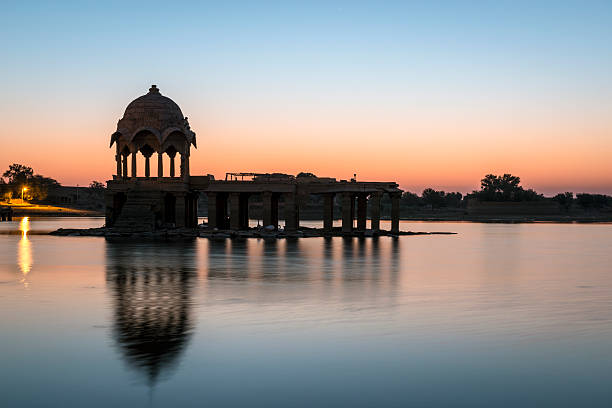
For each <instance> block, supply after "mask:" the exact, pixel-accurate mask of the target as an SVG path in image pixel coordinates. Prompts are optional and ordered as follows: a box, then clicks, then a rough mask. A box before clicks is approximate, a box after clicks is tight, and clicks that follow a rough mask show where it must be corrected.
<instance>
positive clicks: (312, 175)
mask: <svg viewBox="0 0 612 408" xmlns="http://www.w3.org/2000/svg"><path fill="white" fill-rule="evenodd" d="M296 177H297V178H300V177H317V176H315V175H314V174H313V173H308V172H305V171H303V172H301V173H298V175H297V176H296Z"/></svg>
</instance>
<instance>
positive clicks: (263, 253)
mask: <svg viewBox="0 0 612 408" xmlns="http://www.w3.org/2000/svg"><path fill="white" fill-rule="evenodd" d="M102 222H103V220H101V219H66V218H64V219H41V220H34V219H25V220H16V221H14V222H11V223H8V222H2V223H0V330H1V332H0V390H1V392H0V406H2V407H11V408H12V407H72V406H74V407H121V406H129V407H141V406H154V407H174V406H176V407H179V406H181V407H182V406H185V407H189V406H198V407H199V406H212V407H245V406H248V407H339V406H349V407H408V406H414V407H586V406H588V407H610V406H612V386H611V382H612V265H611V261H612V255H611V247H612V225H610V224H588V225H587V224H476V223H414V222H403V223H402V224H401V228H402V229H403V230H413V231H453V232H457V233H458V234H457V235H431V236H403V237H401V238H399V239H392V238H388V237H385V238H380V239H378V240H373V239H365V240H359V239H348V240H347V239H342V238H333V239H323V238H307V239H300V240H296V241H287V240H279V241H264V240H248V241H230V240H226V241H209V240H206V239H197V240H195V241H191V242H181V243H154V242H135V241H129V240H128V241H123V242H108V241H106V240H104V239H103V238H94V237H91V238H89V237H53V236H47V235H39V234H38V233H39V232H44V231H49V230H53V229H55V228H58V227H60V226H63V227H90V226H99V225H101V224H102ZM26 230H27V231H28V232H27V233H25V231H26Z"/></svg>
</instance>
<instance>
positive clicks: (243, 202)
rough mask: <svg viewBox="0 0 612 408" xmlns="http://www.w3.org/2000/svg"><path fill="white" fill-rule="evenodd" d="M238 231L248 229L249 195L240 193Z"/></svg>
mask: <svg viewBox="0 0 612 408" xmlns="http://www.w3.org/2000/svg"><path fill="white" fill-rule="evenodd" d="M240 229H241V230H247V229H249V195H248V194H247V193H240Z"/></svg>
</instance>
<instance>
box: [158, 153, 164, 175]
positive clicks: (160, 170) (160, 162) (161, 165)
mask: <svg viewBox="0 0 612 408" xmlns="http://www.w3.org/2000/svg"><path fill="white" fill-rule="evenodd" d="M162 177H164V154H163V153H162V152H157V178H158V179H161V178H162Z"/></svg>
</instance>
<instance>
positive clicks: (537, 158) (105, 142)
mask: <svg viewBox="0 0 612 408" xmlns="http://www.w3.org/2000/svg"><path fill="white" fill-rule="evenodd" d="M169 96H170V97H172V95H169ZM127 102H129V101H114V103H113V104H115V105H119V106H114V107H113V108H112V111H110V110H111V109H110V108H108V107H107V109H108V110H109V111H108V112H98V113H96V114H95V115H94V114H93V113H87V114H84V115H83V116H77V117H76V118H75V117H74V116H72V117H71V118H70V120H68V118H67V117H66V116H64V115H66V114H62V115H59V117H58V116H54V114H53V113H54V112H53V109H51V111H50V112H47V113H46V114H45V115H44V116H43V117H42V118H41V119H40V121H28V120H26V118H22V119H19V118H13V120H11V121H10V122H9V123H8V129H7V134H20V135H21V137H20V138H18V139H16V140H15V142H14V143H11V144H9V145H7V146H6V148H4V149H2V152H0V165H1V166H3V167H2V168H3V169H5V168H7V167H8V165H9V164H11V163H22V164H26V165H29V166H31V167H33V168H34V170H35V172H36V173H38V174H42V175H45V176H48V177H52V178H55V179H57V180H58V181H60V182H61V183H62V184H65V185H76V184H78V185H81V186H86V185H88V184H89V183H90V182H91V181H92V180H100V181H104V180H108V179H110V178H111V177H112V174H114V172H115V167H116V165H115V162H114V154H115V151H114V148H109V147H108V146H109V139H110V134H111V133H112V132H113V131H114V130H115V129H114V126H115V124H116V120H117V119H118V118H120V117H121V116H122V114H123V109H124V107H125V105H126V104H127ZM177 103H179V105H181V107H182V109H183V113H184V114H185V115H186V116H189V118H190V123H191V126H192V129H193V130H194V131H195V132H196V134H197V142H198V148H197V149H192V156H191V160H190V166H191V174H192V175H203V174H209V173H210V174H213V175H215V177H216V178H217V179H219V178H223V177H224V175H225V173H226V172H239V171H253V172H282V173H289V174H297V173H299V172H301V171H308V172H312V173H315V174H317V175H319V176H325V177H335V178H337V179H350V178H351V177H352V176H353V174H354V173H357V178H358V179H359V180H371V181H397V182H398V183H399V184H400V186H401V187H402V188H404V189H406V190H409V191H413V192H417V193H420V192H421V191H422V190H423V189H424V188H426V187H433V188H437V189H444V190H446V191H461V192H469V191H471V190H474V189H478V187H479V182H480V179H481V178H482V177H483V176H484V175H485V174H488V173H495V174H502V173H512V174H515V175H518V176H520V177H521V179H522V184H523V185H524V186H525V187H527V188H534V189H536V190H537V191H540V192H544V193H548V194H550V193H555V192H562V191H574V192H576V193H577V192H587V191H588V192H603V193H608V194H609V193H612V162H611V161H610V160H609V157H610V155H611V154H612V139H611V138H610V129H612V120H610V119H606V118H602V117H600V116H597V115H593V117H592V118H583V119H581V120H580V121H578V120H576V119H575V118H573V117H569V116H567V117H564V116H563V115H561V114H555V115H553V116H549V117H542V118H539V119H538V118H533V117H530V116H524V117H518V118H517V117H511V116H505V115H504V114H500V113H497V114H492V113H491V112H489V114H488V116H487V117H485V118H481V114H480V112H476V111H467V112H464V114H463V116H462V115H460V114H458V113H453V112H450V111H446V112H440V116H439V117H435V116H431V115H429V116H428V115H424V116H423V117H419V116H418V114H417V113H413V114H410V115H408V114H406V115H402V114H399V113H397V112H395V113H394V112H388V113H383V112H380V111H373V112H370V114H369V115H368V114H367V112H364V111H360V110H359V109H356V110H354V111H350V112H346V111H344V112H343V111H340V112H338V113H337V115H336V116H332V115H331V114H328V113H321V112H318V113H316V114H315V113H311V115H310V116H309V115H307V114H306V113H305V112H298V111H297V110H296V111H287V110H282V109H281V107H280V106H271V107H269V109H266V110H264V109H263V108H262V109H261V110H260V111H258V112H251V113H249V112H241V111H238V112H231V111H228V110H222V109H220V108H219V110H218V111H215V110H213V111H212V112H207V115H199V114H198V112H199V111H201V109H203V108H198V107H196V106H194V107H191V106H186V105H185V104H181V101H180V100H177ZM109 105H110V102H109ZM275 109H276V110H277V112H276V115H274V114H273V113H274V112H275ZM279 110H280V112H279ZM55 113H57V112H55ZM168 162H169V161H168V158H167V157H165V162H164V166H165V175H168ZM138 163H139V165H138V167H139V168H138V171H139V175H144V158H142V156H139V159H138ZM177 171H178V161H177ZM151 174H152V175H156V174H157V158H156V157H155V156H154V157H153V158H152V161H151Z"/></svg>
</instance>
